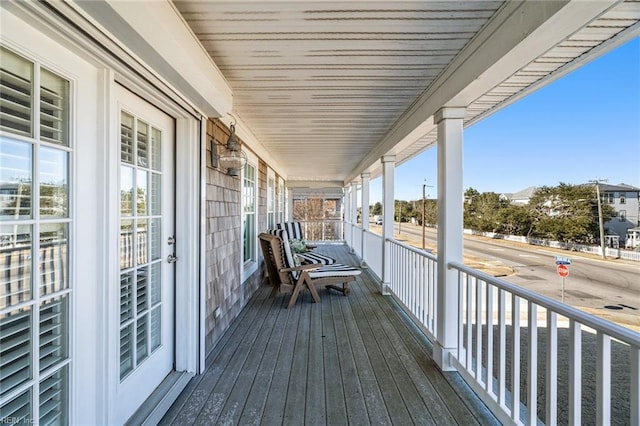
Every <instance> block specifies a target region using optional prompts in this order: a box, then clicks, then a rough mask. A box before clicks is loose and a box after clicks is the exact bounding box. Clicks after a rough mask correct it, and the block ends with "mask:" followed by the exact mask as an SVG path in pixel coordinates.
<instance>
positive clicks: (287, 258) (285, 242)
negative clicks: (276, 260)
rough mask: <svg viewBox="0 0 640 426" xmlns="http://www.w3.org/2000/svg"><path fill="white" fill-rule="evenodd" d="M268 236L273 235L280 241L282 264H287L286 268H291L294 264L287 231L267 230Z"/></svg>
mask: <svg viewBox="0 0 640 426" xmlns="http://www.w3.org/2000/svg"><path fill="white" fill-rule="evenodd" d="M267 233H268V234H271V235H275V236H276V237H278V238H280V239H281V240H282V246H283V248H284V262H285V263H286V264H287V265H286V266H287V268H293V267H294V266H296V263H295V262H294V260H293V253H292V252H291V246H290V245H289V237H288V236H287V231H285V230H284V229H269V230H268V231H267Z"/></svg>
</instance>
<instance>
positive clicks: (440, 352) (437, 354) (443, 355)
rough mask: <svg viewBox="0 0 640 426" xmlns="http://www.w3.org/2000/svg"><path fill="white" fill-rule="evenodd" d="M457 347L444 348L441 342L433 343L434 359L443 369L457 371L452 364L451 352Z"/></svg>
mask: <svg viewBox="0 0 640 426" xmlns="http://www.w3.org/2000/svg"><path fill="white" fill-rule="evenodd" d="M456 350H457V349H456V348H443V347H442V346H440V343H439V342H435V343H434V344H433V360H434V361H435V362H436V364H438V367H440V370H442V371H457V370H456V368H455V367H454V366H453V365H452V364H451V358H452V357H451V354H452V353H453V351H456Z"/></svg>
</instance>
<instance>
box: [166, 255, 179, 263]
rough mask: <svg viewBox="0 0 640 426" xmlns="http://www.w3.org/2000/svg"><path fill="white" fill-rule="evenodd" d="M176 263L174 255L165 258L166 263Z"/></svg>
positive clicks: (176, 259)
mask: <svg viewBox="0 0 640 426" xmlns="http://www.w3.org/2000/svg"><path fill="white" fill-rule="evenodd" d="M177 261H178V258H177V257H176V255H175V254H170V255H169V256H167V262H169V263H176V262H177Z"/></svg>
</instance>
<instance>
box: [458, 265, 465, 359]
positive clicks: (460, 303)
mask: <svg viewBox="0 0 640 426" xmlns="http://www.w3.org/2000/svg"><path fill="white" fill-rule="evenodd" d="M463 349H464V272H462V271H458V361H460V363H462V362H463V358H462V357H463V356H464V352H463Z"/></svg>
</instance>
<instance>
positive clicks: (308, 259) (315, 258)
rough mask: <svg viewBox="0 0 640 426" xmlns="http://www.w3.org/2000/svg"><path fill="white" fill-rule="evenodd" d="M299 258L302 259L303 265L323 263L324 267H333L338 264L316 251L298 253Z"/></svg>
mask: <svg viewBox="0 0 640 426" xmlns="http://www.w3.org/2000/svg"><path fill="white" fill-rule="evenodd" d="M298 257H301V258H302V263H306V264H312V263H321V264H323V265H333V264H334V263H336V260H335V259H334V258H332V257H329V256H325V255H324V254H320V253H317V252H315V251H307V252H305V253H298Z"/></svg>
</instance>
